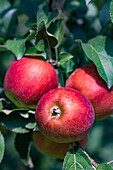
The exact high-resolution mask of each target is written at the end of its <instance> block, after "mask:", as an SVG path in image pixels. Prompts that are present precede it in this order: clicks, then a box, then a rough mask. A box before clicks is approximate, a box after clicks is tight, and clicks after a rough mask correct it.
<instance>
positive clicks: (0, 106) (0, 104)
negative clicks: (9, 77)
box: [0, 101, 3, 110]
mask: <svg viewBox="0 0 113 170" xmlns="http://www.w3.org/2000/svg"><path fill="white" fill-rule="evenodd" d="M2 107H3V104H2V102H1V101H0V110H1V109H2Z"/></svg>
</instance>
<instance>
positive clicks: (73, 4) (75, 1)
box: [63, 0, 86, 11]
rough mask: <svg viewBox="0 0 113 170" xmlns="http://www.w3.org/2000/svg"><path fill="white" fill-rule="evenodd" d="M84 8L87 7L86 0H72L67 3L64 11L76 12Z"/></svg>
mask: <svg viewBox="0 0 113 170" xmlns="http://www.w3.org/2000/svg"><path fill="white" fill-rule="evenodd" d="M83 6H86V2H85V0H81V1H79V0H70V1H65V3H64V7H63V11H74V10H76V9H79V8H81V7H83Z"/></svg>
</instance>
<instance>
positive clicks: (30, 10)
mask: <svg viewBox="0 0 113 170" xmlns="http://www.w3.org/2000/svg"><path fill="white" fill-rule="evenodd" d="M40 5H42V6H45V0H21V1H20V7H21V9H22V11H23V12H24V13H25V14H26V15H28V16H29V17H34V16H36V13H37V10H38V8H39V7H40Z"/></svg>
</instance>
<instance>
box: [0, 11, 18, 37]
mask: <svg viewBox="0 0 113 170" xmlns="http://www.w3.org/2000/svg"><path fill="white" fill-rule="evenodd" d="M17 14H18V11H17V9H10V10H9V11H8V12H7V13H6V14H5V15H4V17H3V29H4V32H5V35H6V37H7V36H8V35H9V34H10V33H11V32H12V31H14V29H15V28H16V24H15V22H16V19H17Z"/></svg>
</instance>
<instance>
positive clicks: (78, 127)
mask: <svg viewBox="0 0 113 170" xmlns="http://www.w3.org/2000/svg"><path fill="white" fill-rule="evenodd" d="M58 84H59V82H58V75H57V72H56V71H55V69H54V67H53V66H52V65H51V64H49V63H48V62H47V61H45V60H42V59H39V58H31V57H22V58H21V59H20V60H18V61H17V60H15V61H13V63H12V64H11V65H10V67H9V69H8V70H7V73H6V76H5V80H4V91H5V94H6V96H7V97H8V98H9V100H11V101H12V102H13V103H14V104H15V105H16V106H17V107H19V108H28V109H35V110H36V112H35V119H36V123H37V125H38V128H39V131H33V141H34V144H35V145H36V147H37V149H38V150H39V151H40V152H41V153H43V154H44V155H46V156H49V157H54V158H58V159H63V158H64V157H65V155H66V152H67V151H68V150H69V149H70V148H71V144H73V145H74V146H75V141H79V142H80V144H81V145H82V147H83V148H84V147H85V146H86V144H87V141H88V134H89V131H90V129H91V128H92V126H93V123H94V120H95V118H96V120H101V119H104V118H106V117H108V116H109V115H110V114H112V112H113V107H112V105H113V104H112V103H113V88H111V89H108V88H107V85H106V83H105V82H104V80H103V79H102V78H101V77H100V76H99V74H98V72H97V69H96V66H95V65H87V66H84V67H82V68H79V69H77V70H75V71H74V72H73V73H72V74H71V75H70V77H69V78H68V80H67V82H66V87H60V88H59V87H58Z"/></svg>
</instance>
